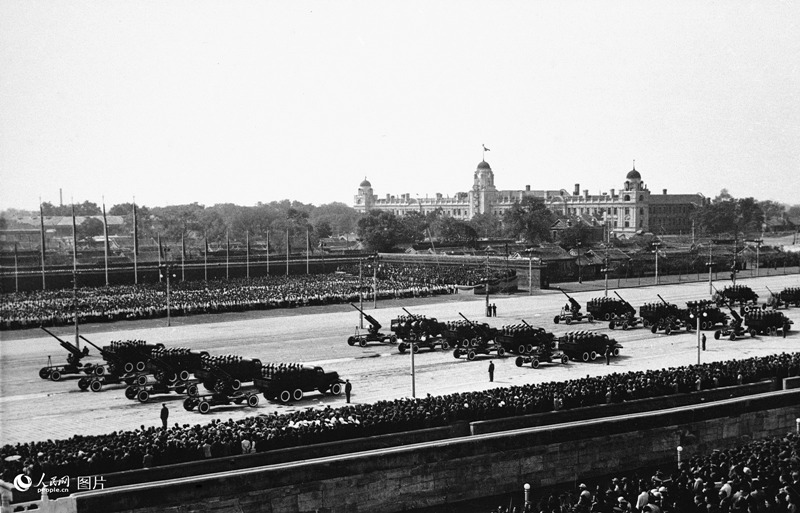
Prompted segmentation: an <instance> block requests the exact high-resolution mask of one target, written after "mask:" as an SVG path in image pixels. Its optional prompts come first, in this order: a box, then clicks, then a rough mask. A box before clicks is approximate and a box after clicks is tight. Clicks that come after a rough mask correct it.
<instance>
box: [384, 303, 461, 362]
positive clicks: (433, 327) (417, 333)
mask: <svg viewBox="0 0 800 513" xmlns="http://www.w3.org/2000/svg"><path fill="white" fill-rule="evenodd" d="M403 311H404V312H405V313H406V315H401V316H400V317H397V318H396V319H392V327H391V329H392V332H394V334H395V335H397V338H398V339H399V340H401V342H400V343H399V344H397V350H398V351H399V352H401V353H405V352H406V349H409V348H410V349H411V350H412V351H414V352H415V353H417V352H419V349H420V348H421V347H425V348H428V349H430V350H431V351H434V350H435V349H436V348H437V347H441V348H442V349H449V348H450V342H449V341H448V340H447V339H446V338H445V337H444V333H445V331H446V330H447V325H446V324H445V323H443V322H439V321H438V320H436V318H435V317H425V316H424V315H414V314H412V313H411V312H409V311H408V310H406V309H405V308H403Z"/></svg>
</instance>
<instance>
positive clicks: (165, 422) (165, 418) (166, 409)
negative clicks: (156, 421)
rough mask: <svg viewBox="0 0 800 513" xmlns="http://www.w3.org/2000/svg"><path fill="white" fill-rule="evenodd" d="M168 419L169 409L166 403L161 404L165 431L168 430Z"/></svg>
mask: <svg viewBox="0 0 800 513" xmlns="http://www.w3.org/2000/svg"><path fill="white" fill-rule="evenodd" d="M168 418H169V408H167V404H166V403H161V423H162V424H163V425H164V429H167V419H168Z"/></svg>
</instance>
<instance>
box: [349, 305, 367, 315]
mask: <svg viewBox="0 0 800 513" xmlns="http://www.w3.org/2000/svg"><path fill="white" fill-rule="evenodd" d="M350 306H352V307H353V308H355V309H356V310H358V311H359V312H361V313H362V314H363V313H364V310H362V309H360V308H359V307H357V306H356V305H354V304H353V303H350ZM364 315H366V314H364Z"/></svg>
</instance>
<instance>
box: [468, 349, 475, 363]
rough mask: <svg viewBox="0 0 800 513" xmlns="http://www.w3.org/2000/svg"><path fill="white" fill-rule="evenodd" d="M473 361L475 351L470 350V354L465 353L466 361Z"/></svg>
mask: <svg viewBox="0 0 800 513" xmlns="http://www.w3.org/2000/svg"><path fill="white" fill-rule="evenodd" d="M474 359H475V351H472V350H470V352H469V353H467V360H469V361H472V360H474Z"/></svg>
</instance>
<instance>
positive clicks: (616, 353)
mask: <svg viewBox="0 0 800 513" xmlns="http://www.w3.org/2000/svg"><path fill="white" fill-rule="evenodd" d="M614 356H619V348H618V347H615V348H614Z"/></svg>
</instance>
